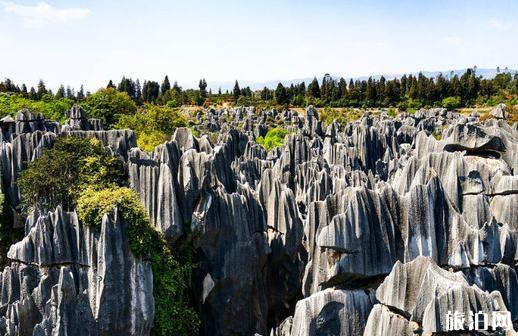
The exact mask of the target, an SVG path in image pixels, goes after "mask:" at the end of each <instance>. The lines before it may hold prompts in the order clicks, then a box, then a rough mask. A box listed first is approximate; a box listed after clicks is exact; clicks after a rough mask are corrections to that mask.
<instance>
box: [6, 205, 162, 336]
mask: <svg viewBox="0 0 518 336" xmlns="http://www.w3.org/2000/svg"><path fill="white" fill-rule="evenodd" d="M28 221H29V222H30V225H28V227H27V229H28V231H27V233H26V236H25V238H23V240H22V241H20V242H19V243H17V244H14V245H12V246H11V249H10V250H9V253H8V257H9V258H10V259H11V260H12V263H11V266H8V267H6V268H5V269H4V270H3V272H2V273H1V274H0V292H1V293H2V295H1V297H0V304H1V306H2V314H1V315H2V316H1V317H0V320H1V321H2V322H1V323H0V331H1V332H2V335H32V334H34V335H49V336H50V335H107V334H114V335H122V334H125V335H146V334H149V332H150V330H151V327H152V325H153V318H154V298H153V275H152V272H151V264H150V261H144V260H142V259H140V258H135V257H134V256H133V255H132V253H131V251H130V249H129V244H128V236H127V232H126V231H127V224H126V223H124V222H123V221H122V220H121V219H120V216H119V214H118V211H117V210H115V211H114V212H113V214H112V215H111V216H105V217H104V218H103V221H102V223H101V228H100V230H94V229H90V228H89V227H86V226H84V225H82V224H81V223H80V222H79V221H78V219H77V215H76V213H75V212H64V211H62V210H61V208H60V207H58V208H57V209H56V210H55V211H54V212H50V213H49V214H48V215H45V216H40V217H38V218H30V219H29V220H28ZM1 328H3V330H2V329H1Z"/></svg>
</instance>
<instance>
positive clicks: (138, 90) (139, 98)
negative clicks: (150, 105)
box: [135, 79, 142, 104]
mask: <svg viewBox="0 0 518 336" xmlns="http://www.w3.org/2000/svg"><path fill="white" fill-rule="evenodd" d="M135 98H136V99H135V102H136V103H137V104H142V87H141V86H140V81H139V80H138V79H137V81H136V82H135Z"/></svg>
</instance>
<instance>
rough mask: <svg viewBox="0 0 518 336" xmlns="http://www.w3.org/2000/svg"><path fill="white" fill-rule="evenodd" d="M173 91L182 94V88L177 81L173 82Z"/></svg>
mask: <svg viewBox="0 0 518 336" xmlns="http://www.w3.org/2000/svg"><path fill="white" fill-rule="evenodd" d="M173 90H175V91H176V92H182V87H181V86H179V85H178V82H177V81H174V84H173Z"/></svg>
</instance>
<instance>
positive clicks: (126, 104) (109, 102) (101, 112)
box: [81, 88, 137, 128]
mask: <svg viewBox="0 0 518 336" xmlns="http://www.w3.org/2000/svg"><path fill="white" fill-rule="evenodd" d="M81 107H82V108H83V109H84V110H85V111H86V114H87V115H88V117H89V118H98V119H101V121H102V122H103V124H104V125H105V126H106V127H109V128H113V127H114V125H115V124H116V123H117V121H118V120H119V118H121V117H122V116H124V115H134V114H135V112H137V105H136V104H135V102H134V101H133V100H132V99H131V98H130V96H129V95H128V94H127V93H126V92H118V91H117V90H115V89H113V88H107V89H101V90H99V91H97V92H96V93H94V94H92V95H90V96H88V97H86V99H85V100H84V101H83V102H81Z"/></svg>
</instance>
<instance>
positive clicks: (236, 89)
mask: <svg viewBox="0 0 518 336" xmlns="http://www.w3.org/2000/svg"><path fill="white" fill-rule="evenodd" d="M240 95H241V90H240V89H239V83H238V82H237V80H236V83H235V84H234V89H233V90H232V96H233V97H234V102H237V100H238V99H239V96H240Z"/></svg>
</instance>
